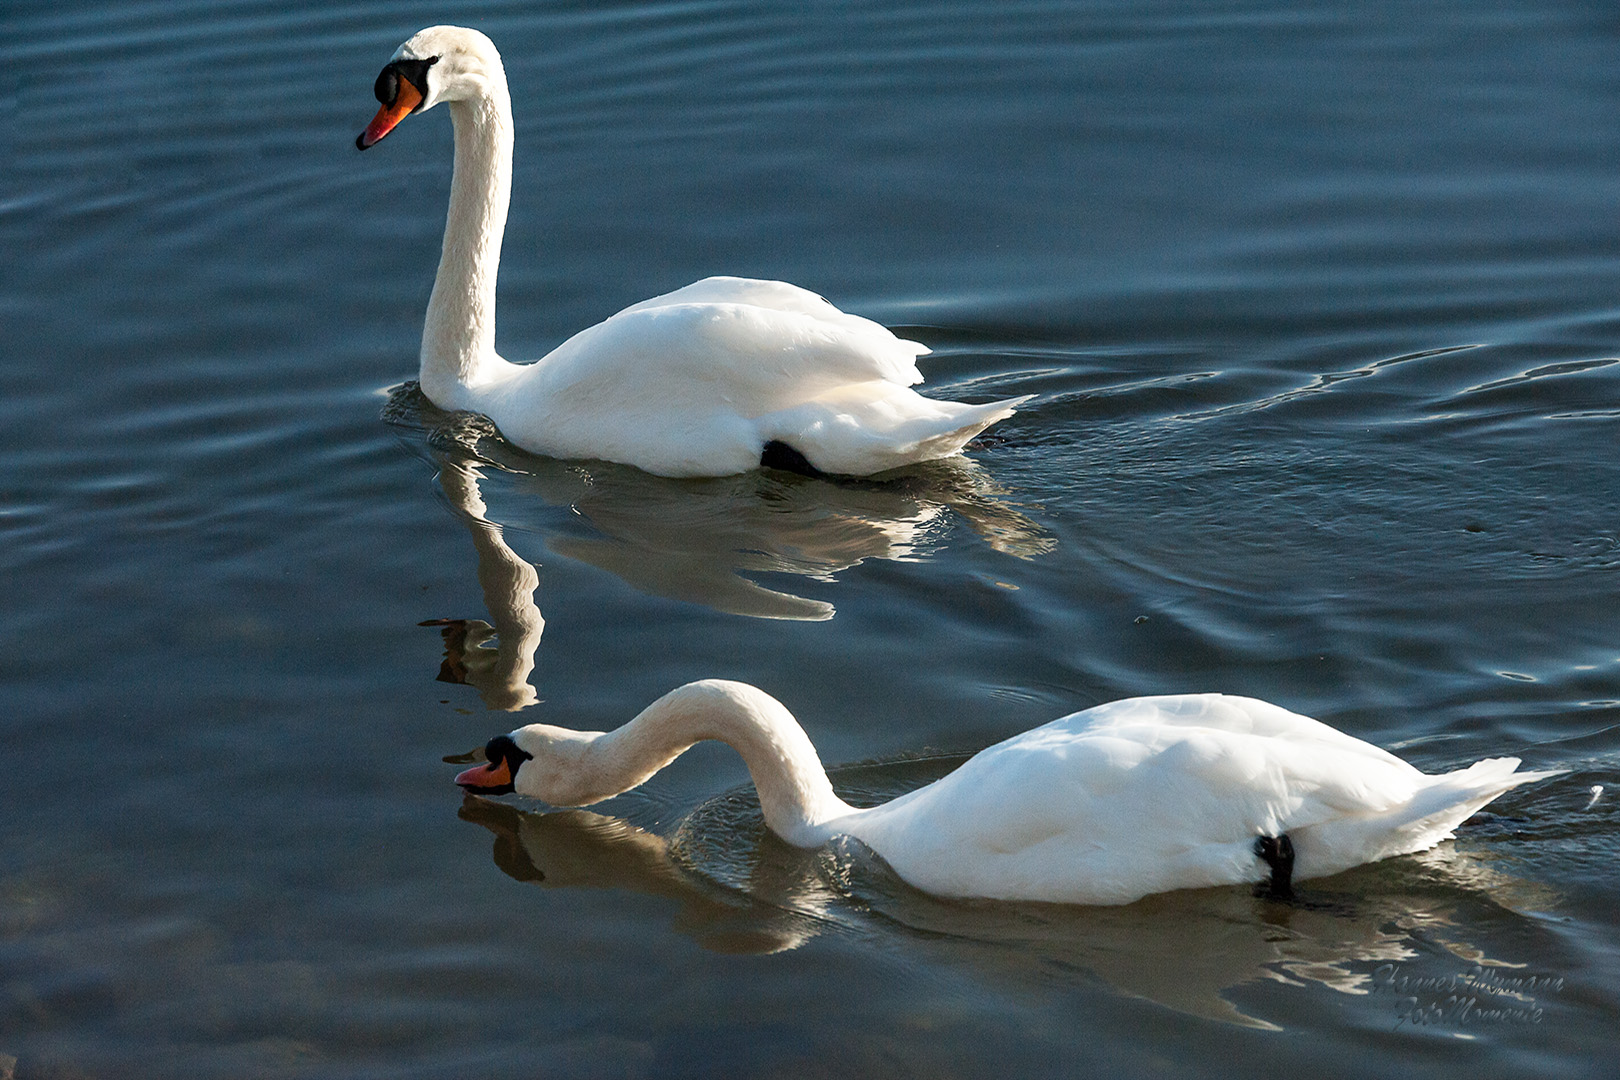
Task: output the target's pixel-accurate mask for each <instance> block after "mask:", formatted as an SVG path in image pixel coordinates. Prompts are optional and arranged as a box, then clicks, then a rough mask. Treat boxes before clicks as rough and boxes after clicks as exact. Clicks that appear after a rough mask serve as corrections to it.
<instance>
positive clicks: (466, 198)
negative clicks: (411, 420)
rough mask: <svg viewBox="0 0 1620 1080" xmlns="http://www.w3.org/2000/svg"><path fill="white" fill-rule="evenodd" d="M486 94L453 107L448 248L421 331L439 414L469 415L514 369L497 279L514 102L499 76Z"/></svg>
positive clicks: (425, 376)
mask: <svg viewBox="0 0 1620 1080" xmlns="http://www.w3.org/2000/svg"><path fill="white" fill-rule="evenodd" d="M495 76H496V77H495V78H493V79H491V80H490V85H489V87H488V91H487V93H484V94H481V95H480V96H478V97H472V98H466V99H463V100H459V101H451V102H449V103H448V107H449V109H450V119H451V123H452V125H453V126H454V128H455V133H456V163H455V172H454V175H453V177H452V179H451V181H450V210H449V212H448V213H447V214H446V216H445V222H444V249H443V251H442V253H441V254H440V256H439V273H438V276H437V277H436V278H435V279H434V281H433V298H432V299H431V300H429V301H428V309H427V320H426V322H425V323H424V325H423V327H422V367H421V374H420V381H421V386H422V390H423V392H424V393H426V394H427V396H428V398H429V399H431V400H432V401H433V402H434V403H435V404H437V405H439V406H440V407H441V408H466V407H469V403H468V402H467V401H466V400H464V391H465V389H467V388H474V389H476V388H477V387H478V386H479V385H480V384H483V383H487V382H488V381H490V380H491V379H492V378H494V377H496V376H497V375H498V374H500V373H501V372H502V371H503V370H504V369H505V368H506V367H507V366H508V365H507V364H506V362H505V361H504V360H502V359H501V358H500V357H499V356H497V355H496V354H495V278H496V275H497V274H498V273H499V271H500V265H501V237H502V235H503V234H504V233H505V232H506V211H507V207H508V204H509V203H510V202H511V196H512V102H511V97H510V95H509V94H508V92H507V89H506V79H505V76H504V75H502V74H500V72H499V71H498V70H497V71H496V72H495Z"/></svg>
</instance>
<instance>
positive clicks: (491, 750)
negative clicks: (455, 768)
mask: <svg viewBox="0 0 1620 1080" xmlns="http://www.w3.org/2000/svg"><path fill="white" fill-rule="evenodd" d="M484 758H485V760H487V761H488V762H489V764H488V765H484V766H479V767H474V768H471V769H468V770H467V771H466V772H464V773H462V774H461V775H460V776H457V777H456V783H458V784H460V785H461V786H462V787H463V788H465V789H466V790H468V791H474V792H477V793H478V794H480V795H510V794H511V793H512V791H513V790H514V789H513V784H514V783H515V782H516V780H517V772H518V769H519V768H521V767H522V765H523V763H524V762H525V761H533V760H534V755H533V754H531V753H529V752H528V751H526V750H524V749H522V748H520V747H519V746H518V744H517V743H515V742H513V741H512V736H510V735H497V736H495V737H494V738H493V739H491V740H489V743H488V745H486V746H485V747H484Z"/></svg>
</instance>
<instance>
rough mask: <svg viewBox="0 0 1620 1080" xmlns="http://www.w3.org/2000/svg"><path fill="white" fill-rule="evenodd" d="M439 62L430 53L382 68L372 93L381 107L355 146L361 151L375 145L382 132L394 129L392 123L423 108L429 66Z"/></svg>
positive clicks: (379, 139) (355, 141)
mask: <svg viewBox="0 0 1620 1080" xmlns="http://www.w3.org/2000/svg"><path fill="white" fill-rule="evenodd" d="M438 62H439V58H438V57H437V56H430V57H428V58H427V59H426V60H395V61H394V62H393V63H391V64H389V65H388V66H387V67H385V68H383V69H382V73H381V74H380V75H378V76H377V84H376V85H375V86H374V87H372V92H373V93H375V94H376V95H377V100H378V101H380V102H382V108H380V109H378V110H377V115H376V116H375V117H374V118H373V119H372V121H371V123H370V125H369V126H367V128H366V130H365V131H363V132H361V133H360V137H359V138H357V139H355V140H354V145H355V146H356V147H357V148H359V149H361V150H364V149H366V148H367V147H371V146H375V145H376V144H377V143H378V142H380V141H381V140H382V137H383V136H384V135H387V134H388V133H389V132H390V131H393V130H394V126H395V125H396V124H398V123H399V122H400V121H401V120H403V119H405V118H406V117H407V116H409V115H410V114H411V113H413V112H416V111H417V110H418V109H420V108H421V107H422V102H423V101H424V100H426V98H427V73H428V68H430V67H432V66H433V65H434V64H437V63H438Z"/></svg>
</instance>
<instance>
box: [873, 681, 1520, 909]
mask: <svg viewBox="0 0 1620 1080" xmlns="http://www.w3.org/2000/svg"><path fill="white" fill-rule="evenodd" d="M1516 765H1517V761H1516V760H1514V759H1498V760H1496V761H1493V762H1481V763H1479V764H1478V765H1475V766H1472V767H1471V768H1470V769H1465V770H1460V771H1458V772H1455V773H1450V774H1446V775H1445V776H1438V777H1436V776H1427V775H1425V774H1424V773H1422V772H1420V771H1418V770H1417V769H1415V768H1413V767H1412V766H1411V765H1409V764H1407V763H1406V762H1404V761H1402V760H1400V759H1399V758H1397V757H1395V756H1394V755H1392V754H1389V753H1387V752H1386V751H1383V750H1380V749H1379V748H1377V747H1375V746H1372V745H1370V744H1368V743H1365V742H1362V741H1361V740H1359V739H1355V738H1352V737H1350V736H1348V735H1345V734H1343V733H1342V732H1339V731H1336V730H1334V729H1333V728H1330V727H1328V726H1327V725H1325V724H1322V723H1319V722H1318V721H1315V720H1312V719H1310V718H1308V717H1304V716H1300V715H1298V714H1296V713H1291V712H1289V711H1288V710H1286V709H1282V708H1279V707H1278V706H1275V705H1271V704H1268V703H1266V702H1263V701H1257V700H1254V699H1250V698H1241V697H1227V696H1223V695H1217V694H1195V695H1178V696H1171V697H1154V698H1133V699H1127V700H1125V701H1118V702H1112V703H1110V704H1107V705H1102V706H1098V707H1097V708H1094V709H1088V710H1086V711H1084V712H1079V713H1075V714H1073V715H1070V716H1066V717H1063V718H1061V719H1059V720H1055V721H1053V722H1052V723H1050V724H1046V725H1044V726H1042V727H1039V728H1035V729H1033V730H1031V731H1028V732H1025V733H1024V734H1022V735H1018V736H1015V737H1013V738H1011V739H1008V740H1007V741H1005V742H1002V743H999V744H997V745H995V746H992V747H990V748H989V749H987V750H985V751H984V752H983V753H981V754H978V755H977V756H975V757H974V758H972V759H971V760H970V761H968V762H967V763H965V764H964V765H963V766H962V767H961V768H960V769H958V770H956V771H955V772H953V773H951V774H950V775H949V776H946V777H945V778H943V779H942V780H940V781H939V782H938V783H936V784H933V785H931V786H929V787H927V788H924V789H922V790H920V791H917V792H914V793H912V794H911V795H908V796H904V797H902V798H901V799H897V800H895V801H894V802H892V803H889V804H887V805H885V806H882V807H879V808H877V809H875V810H871V811H866V812H864V813H862V814H861V815H859V816H857V817H856V818H854V819H853V820H852V821H851V823H850V826H851V827H850V830H849V831H850V832H852V833H853V834H854V835H856V836H857V837H858V838H859V839H861V840H863V841H864V842H866V843H867V844H868V845H870V846H871V847H872V848H873V849H874V850H875V851H877V852H878V853H879V854H881V855H883V856H884V858H885V859H887V860H888V861H889V862H890V864H891V865H893V866H894V869H895V870H896V872H898V873H899V874H900V876H901V877H903V878H905V879H906V880H907V881H910V882H911V883H912V884H914V885H917V886H918V887H920V888H923V889H927V890H928V891H931V892H937V893H945V894H947V895H958V896H981V897H990V898H1009V899H1012V898H1017V899H1034V900H1050V901H1059V902H1075V903H1126V902H1129V901H1131V900H1134V899H1137V898H1138V897H1141V896H1145V895H1147V894H1149V893H1154V892H1162V891H1165V890H1169V889H1177V888H1191V887H1200V886H1208V885H1221V884H1233V883H1238V882H1244V881H1254V880H1259V879H1261V878H1263V877H1264V876H1265V873H1266V867H1265V866H1264V864H1263V863H1261V862H1260V860H1259V859H1258V858H1257V857H1256V855H1255V853H1254V841H1255V838H1256V837H1259V836H1278V835H1282V834H1284V833H1286V834H1287V835H1288V836H1289V837H1290V838H1291V839H1292V841H1293V844H1294V850H1295V853H1296V863H1295V869H1294V876H1295V878H1296V879H1301V878H1310V877H1320V876H1324V875H1327V874H1332V873H1337V872H1339V871H1340V870H1344V869H1347V868H1349V867H1351V866H1355V865H1358V864H1360V863H1363V862H1369V861H1373V860H1375V859H1379V858H1385V857H1387V856H1390V855H1395V854H1402V853H1405V852H1409V851H1416V850H1421V849H1423V848H1426V847H1429V846H1432V845H1433V844H1434V843H1437V842H1438V841H1439V840H1441V839H1444V838H1445V837H1446V836H1448V835H1449V834H1450V831H1451V829H1453V828H1454V827H1455V826H1456V825H1457V824H1458V823H1460V822H1461V821H1462V820H1464V819H1465V818H1467V817H1468V816H1469V815H1470V814H1472V813H1473V812H1474V810H1475V809H1477V808H1478V807H1479V806H1480V805H1483V804H1484V803H1485V802H1488V801H1490V799H1492V798H1495V797H1496V796H1497V795H1499V794H1501V793H1502V792H1503V791H1505V790H1507V789H1508V788H1509V787H1512V786H1513V785H1514V784H1517V783H1522V782H1524V781H1525V780H1529V779H1536V778H1539V777H1540V776H1541V775H1546V774H1535V773H1521V774H1514V772H1513V770H1514V767H1515V766H1516Z"/></svg>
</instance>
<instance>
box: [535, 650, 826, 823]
mask: <svg viewBox="0 0 1620 1080" xmlns="http://www.w3.org/2000/svg"><path fill="white" fill-rule="evenodd" d="M704 739H718V740H719V741H721V742H723V743H726V744H727V745H729V746H730V747H731V748H732V749H734V750H736V751H737V753H739V754H740V755H742V759H743V763H744V764H746V765H747V766H748V773H749V775H750V776H751V777H752V778H753V781H754V788H755V790H757V791H758V792H759V804H760V809H761V810H762V811H763V812H764V815H765V824H766V825H768V826H770V829H771V831H772V832H774V833H776V834H777V835H778V836H780V837H781V838H782V839H784V840H786V841H787V842H788V843H790V844H795V845H797V846H800V847H814V846H816V845H819V844H821V843H823V842H825V841H826V840H827V839H828V837H830V836H831V835H832V830H831V829H829V828H828V827H827V826H828V824H829V823H830V822H832V821H834V820H835V819H837V818H841V817H845V816H847V815H850V814H854V813H857V812H858V811H857V810H856V809H855V808H854V807H852V806H850V805H848V804H847V803H845V802H844V801H843V800H842V799H840V798H839V797H838V796H837V795H835V794H834V793H833V789H832V784H831V782H830V781H828V779H827V773H826V771H825V770H824V769H823V768H822V766H821V758H820V757H818V756H817V754H816V749H815V747H814V746H812V745H811V743H810V738H809V736H807V735H806V734H805V733H804V729H803V728H801V727H800V726H799V724H798V721H796V720H794V719H793V714H792V713H790V712H788V710H787V708H786V707H785V706H783V705H782V703H781V702H779V701H777V700H776V699H775V698H773V697H771V696H770V695H769V694H767V693H765V692H764V691H763V690H759V689H756V688H754V687H752V686H748V685H746V684H744V683H734V682H726V681H723V680H718V679H716V680H706V681H704V682H696V683H688V684H687V685H686V686H682V687H680V688H678V689H676V690H672V691H670V692H669V693H668V694H665V695H664V696H663V697H661V698H659V699H658V700H657V701H655V702H653V703H652V704H651V705H649V706H648V707H647V708H646V709H644V710H643V711H642V712H641V714H640V715H639V716H637V717H636V718H635V719H634V720H632V721H630V722H629V723H628V724H626V725H624V726H623V727H621V728H619V729H617V730H616V731H611V732H608V733H607V734H605V735H600V736H597V737H595V738H593V739H591V740H590V741H589V743H588V745H586V746H585V747H584V749H583V753H581V754H579V755H578V757H577V758H576V760H575V761H574V762H573V763H572V764H571V765H568V766H564V767H563V768H561V769H559V770H558V772H559V773H561V774H564V775H563V776H559V778H558V779H559V780H560V781H561V782H563V783H565V784H567V783H573V784H577V785H583V786H584V787H587V788H589V789H590V790H589V791H588V792H579V794H589V795H592V796H594V798H591V799H589V801H597V800H600V799H604V798H608V797H609V796H611V795H616V794H618V793H619V792H621V791H627V790H629V789H630V788H632V787H635V786H636V785H637V784H639V783H641V782H642V781H644V780H646V779H647V778H648V777H650V776H651V775H652V774H653V773H655V772H657V771H658V770H659V769H661V768H663V767H664V766H665V765H667V764H669V763H670V762H671V761H673V760H675V758H677V757H679V756H680V755H681V754H682V753H684V752H685V751H686V749H687V748H688V747H690V746H692V744H694V743H697V742H701V741H703V740H704ZM609 789H611V790H609ZM541 797H542V798H548V801H553V802H555V801H556V800H555V799H550V798H549V797H548V796H547V795H546V794H545V793H543V792H542V793H541ZM576 805H578V803H576Z"/></svg>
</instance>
